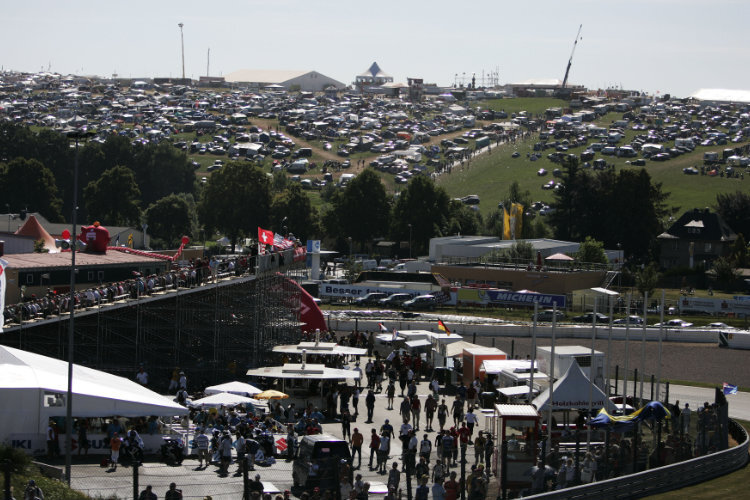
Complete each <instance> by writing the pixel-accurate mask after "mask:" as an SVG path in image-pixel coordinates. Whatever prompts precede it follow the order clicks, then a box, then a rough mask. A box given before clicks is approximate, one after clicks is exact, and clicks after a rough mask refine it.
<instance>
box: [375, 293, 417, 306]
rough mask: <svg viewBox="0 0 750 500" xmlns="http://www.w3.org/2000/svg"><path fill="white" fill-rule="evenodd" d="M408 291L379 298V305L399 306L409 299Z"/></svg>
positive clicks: (410, 296)
mask: <svg viewBox="0 0 750 500" xmlns="http://www.w3.org/2000/svg"><path fill="white" fill-rule="evenodd" d="M411 298H412V295H411V294H410V293H394V294H392V295H389V296H388V297H386V298H384V299H380V307H400V306H401V305H402V304H403V303H404V302H406V301H407V300H411Z"/></svg>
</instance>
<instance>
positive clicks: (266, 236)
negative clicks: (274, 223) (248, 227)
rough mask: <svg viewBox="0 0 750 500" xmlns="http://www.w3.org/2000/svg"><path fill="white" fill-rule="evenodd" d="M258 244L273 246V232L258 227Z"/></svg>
mask: <svg viewBox="0 0 750 500" xmlns="http://www.w3.org/2000/svg"><path fill="white" fill-rule="evenodd" d="M258 243H260V244H262V245H273V231H269V230H267V229H262V228H261V227H260V226H258Z"/></svg>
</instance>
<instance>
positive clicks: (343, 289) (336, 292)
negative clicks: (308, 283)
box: [319, 283, 430, 299]
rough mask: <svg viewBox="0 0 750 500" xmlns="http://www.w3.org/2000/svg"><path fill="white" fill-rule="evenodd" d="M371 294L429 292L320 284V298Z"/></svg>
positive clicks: (424, 291)
mask: <svg viewBox="0 0 750 500" xmlns="http://www.w3.org/2000/svg"><path fill="white" fill-rule="evenodd" d="M372 292H384V293H388V294H392V293H410V294H411V295H414V296H417V295H424V294H428V293H430V291H429V290H414V289H408V288H391V287H388V288H385V287H376V286H367V285H335V284H333V283H321V284H320V292H319V293H320V296H321V297H344V298H352V299H354V298H357V297H364V296H365V295H367V294H368V293H372Z"/></svg>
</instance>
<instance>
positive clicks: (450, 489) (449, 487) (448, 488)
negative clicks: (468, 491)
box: [443, 471, 458, 500]
mask: <svg viewBox="0 0 750 500" xmlns="http://www.w3.org/2000/svg"><path fill="white" fill-rule="evenodd" d="M443 488H445V500H456V498H458V481H456V471H453V472H451V474H450V478H449V479H448V480H447V481H446V482H445V483H444V484H443Z"/></svg>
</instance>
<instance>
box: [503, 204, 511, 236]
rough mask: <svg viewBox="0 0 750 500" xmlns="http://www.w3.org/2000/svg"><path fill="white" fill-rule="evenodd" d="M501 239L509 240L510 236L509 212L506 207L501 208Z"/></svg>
mask: <svg viewBox="0 0 750 500" xmlns="http://www.w3.org/2000/svg"><path fill="white" fill-rule="evenodd" d="M503 239H504V240H509V239H511V238H510V213H509V212H508V209H507V208H503Z"/></svg>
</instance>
